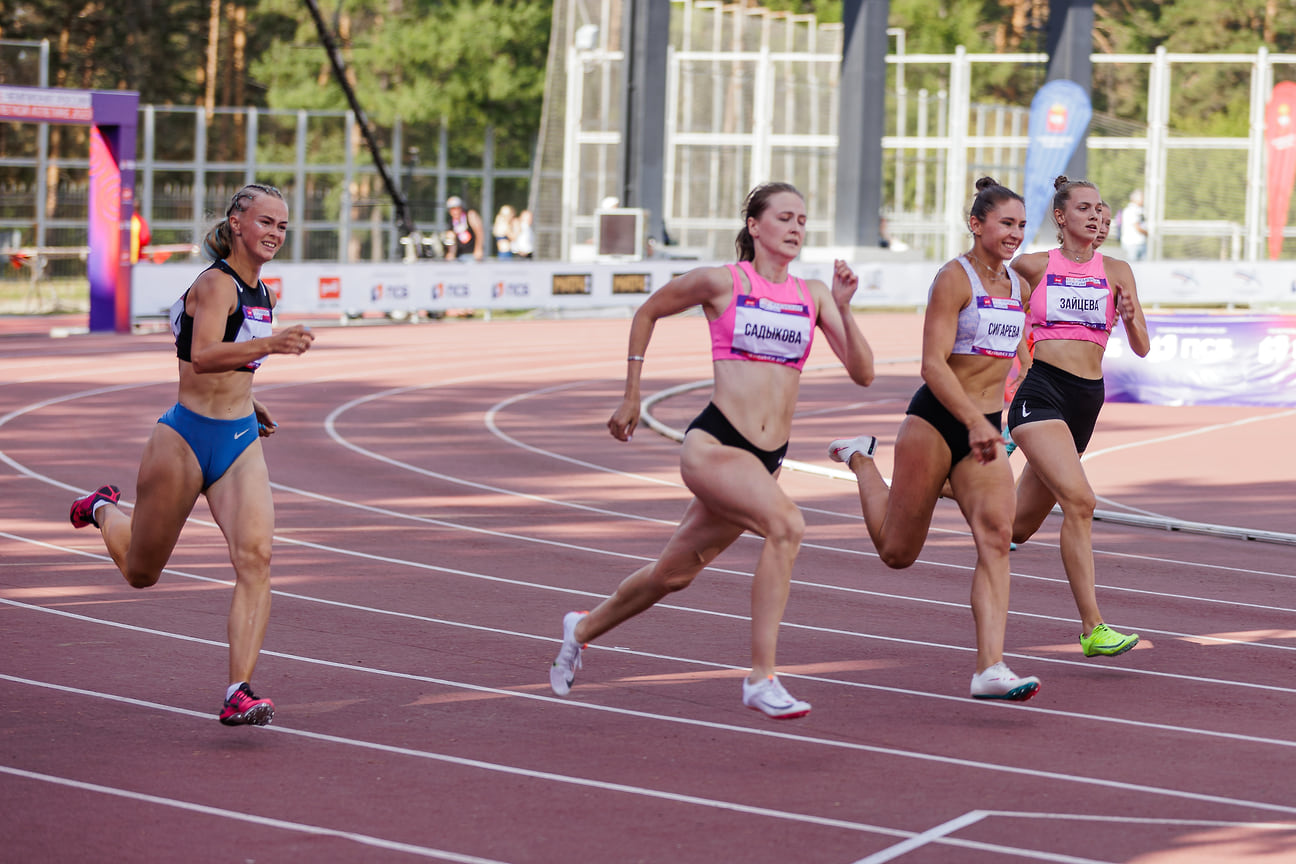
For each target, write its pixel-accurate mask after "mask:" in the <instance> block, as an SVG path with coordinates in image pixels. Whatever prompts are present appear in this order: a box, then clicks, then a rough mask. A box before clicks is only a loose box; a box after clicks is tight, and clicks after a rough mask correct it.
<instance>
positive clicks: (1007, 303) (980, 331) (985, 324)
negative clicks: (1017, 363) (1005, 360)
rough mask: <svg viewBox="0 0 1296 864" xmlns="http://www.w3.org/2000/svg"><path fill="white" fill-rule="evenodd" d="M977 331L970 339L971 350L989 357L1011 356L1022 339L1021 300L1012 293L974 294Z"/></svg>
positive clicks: (1023, 315)
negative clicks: (1006, 294) (1010, 295)
mask: <svg viewBox="0 0 1296 864" xmlns="http://www.w3.org/2000/svg"><path fill="white" fill-rule="evenodd" d="M975 299H976V304H977V332H976V336H975V337H973V339H972V353H974V354H987V355H989V356H991V357H1013V356H1016V354H1017V345H1018V343H1020V342H1021V335H1022V327H1024V326H1025V325H1026V312H1025V310H1024V309H1023V308H1022V304H1021V301H1020V300H1014V299H1013V298H1012V297H991V296H989V295H986V294H980V295H977V297H976V298H975Z"/></svg>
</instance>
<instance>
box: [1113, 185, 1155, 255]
mask: <svg viewBox="0 0 1296 864" xmlns="http://www.w3.org/2000/svg"><path fill="white" fill-rule="evenodd" d="M1147 235H1148V232H1147V215H1146V214H1145V213H1144V211H1143V190H1142V189H1135V190H1134V191H1133V192H1131V193H1130V197H1129V203H1128V204H1126V205H1125V207H1124V208H1123V209H1122V210H1121V213H1120V244H1121V249H1123V250H1125V255H1126V257H1128V258H1129V260H1131V261H1142V260H1143V259H1144V258H1146V257H1147V243H1148V236H1147Z"/></svg>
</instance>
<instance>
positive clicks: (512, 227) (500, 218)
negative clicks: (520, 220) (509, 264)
mask: <svg viewBox="0 0 1296 864" xmlns="http://www.w3.org/2000/svg"><path fill="white" fill-rule="evenodd" d="M516 222H517V216H515V215H514V213H513V208H512V207H510V206H509V205H508V204H505V205H504V206H503V207H500V209H499V212H498V213H496V214H495V222H494V224H493V225H491V239H493V240H494V241H495V254H496V255H497V256H498V257H500V258H512V257H513V234H514V233H515V232H516V230H517V228H516Z"/></svg>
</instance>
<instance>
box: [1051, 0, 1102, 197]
mask: <svg viewBox="0 0 1296 864" xmlns="http://www.w3.org/2000/svg"><path fill="white" fill-rule="evenodd" d="M1093 29H1094V11H1093V0H1049V23H1048V43H1047V46H1046V48H1045V50H1046V51H1047V53H1048V56H1049V59H1048V75H1047V76H1046V78H1045V80H1046V81H1056V80H1059V79H1061V80H1064V81H1074V82H1075V83H1077V84H1079V85H1080V86H1081V87H1083V88H1084V91H1085V93H1087V94H1089V95H1090V96H1092V95H1093V63H1092V61H1091V60H1090V59H1089V55H1090V54H1092V53H1093ZM1084 143H1085V142H1084V139H1083V138H1081V140H1080V146H1079V147H1076V149H1075V152H1074V153H1072V154H1071V159H1070V161H1068V162H1067V176H1069V177H1087V176H1088V175H1089V151H1088V149H1087V148H1086V147H1085V146H1084Z"/></svg>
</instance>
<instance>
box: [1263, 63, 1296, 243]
mask: <svg viewBox="0 0 1296 864" xmlns="http://www.w3.org/2000/svg"><path fill="white" fill-rule="evenodd" d="M1265 151H1266V155H1268V157H1269V258H1270V260H1272V261H1277V260H1278V256H1279V255H1280V254H1282V242H1283V229H1284V228H1286V227H1287V207H1288V205H1289V204H1290V203H1291V194H1292V181H1293V180H1296V83H1293V82H1291V81H1282V82H1280V83H1278V84H1276V85H1275V86H1274V89H1273V96H1271V97H1270V99H1269V107H1268V108H1266V109H1265Z"/></svg>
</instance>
